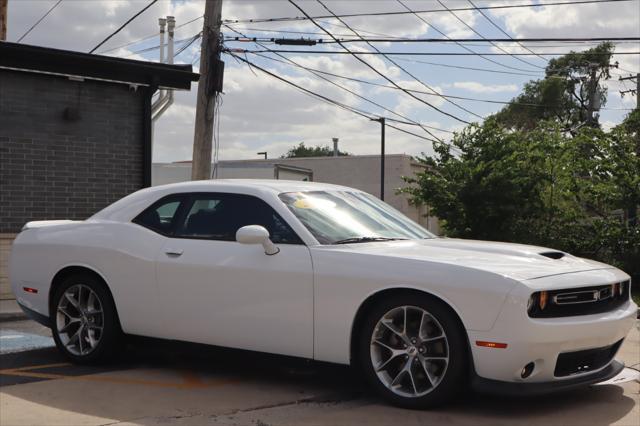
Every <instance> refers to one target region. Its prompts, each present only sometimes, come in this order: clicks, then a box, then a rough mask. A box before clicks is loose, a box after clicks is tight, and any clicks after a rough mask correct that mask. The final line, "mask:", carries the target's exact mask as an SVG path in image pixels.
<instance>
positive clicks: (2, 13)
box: [0, 0, 9, 41]
mask: <svg viewBox="0 0 640 426" xmlns="http://www.w3.org/2000/svg"><path fill="white" fill-rule="evenodd" d="M8 3H9V0H0V41H5V40H6V39H7V13H8V10H9V7H8Z"/></svg>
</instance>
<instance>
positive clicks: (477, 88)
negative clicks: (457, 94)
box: [453, 81, 518, 93]
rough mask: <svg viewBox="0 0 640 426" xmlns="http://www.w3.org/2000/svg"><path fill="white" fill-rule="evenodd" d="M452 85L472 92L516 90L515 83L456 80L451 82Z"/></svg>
mask: <svg viewBox="0 0 640 426" xmlns="http://www.w3.org/2000/svg"><path fill="white" fill-rule="evenodd" d="M453 87H455V88H456V89H463V90H468V91H469V92H474V93H500V92H515V91H516V90H518V86H517V85H515V84H481V83H478V82H476V81H456V82H455V83H453Z"/></svg>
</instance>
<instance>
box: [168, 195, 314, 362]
mask: <svg viewBox="0 0 640 426" xmlns="http://www.w3.org/2000/svg"><path fill="white" fill-rule="evenodd" d="M181 210H182V212H181V214H180V217H179V219H178V220H177V224H176V226H175V227H174V230H173V232H172V235H171V236H169V237H168V238H167V239H166V241H165V244H164V247H163V248H162V250H160V253H159V255H158V258H157V263H156V272H157V283H158V294H159V299H160V305H161V307H162V316H163V317H164V326H165V327H166V334H167V336H168V337H169V338H172V339H178V340H185V341H192V342H199V343H206V344H213V345H219V346H227V347H233V348H242V349H249V350H256V351H263V352H271V353H280V354H287V355H293V356H301V357H312V356H313V271H312V265H311V255H310V252H309V249H308V248H307V247H306V246H305V245H304V244H303V243H302V241H301V240H300V239H299V238H298V236H297V235H296V234H295V232H294V231H293V230H292V229H291V228H290V227H289V225H288V224H287V223H286V222H285V221H284V220H283V219H282V218H281V217H280V216H279V215H278V214H277V213H276V212H275V211H274V210H273V209H272V208H271V207H270V206H269V205H268V204H267V203H266V202H265V201H263V200H261V199H259V198H257V197H253V196H249V195H244V194H229V193H200V194H191V195H190V196H189V198H188V200H187V201H186V202H185V205H184V206H183V208H182V209H181ZM246 225H262V226H264V227H265V228H267V230H268V231H269V233H270V235H271V239H272V241H273V242H274V243H275V244H276V245H277V246H278V247H279V248H280V252H279V253H278V254H276V255H272V256H268V255H266V254H265V252H264V249H263V247H262V246H261V245H246V244H240V243H238V242H236V241H235V233H236V231H237V230H238V229H239V228H240V227H242V226H246Z"/></svg>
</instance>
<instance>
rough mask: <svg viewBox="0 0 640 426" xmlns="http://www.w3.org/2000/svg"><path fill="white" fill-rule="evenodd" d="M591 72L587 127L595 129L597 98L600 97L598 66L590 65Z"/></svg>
mask: <svg viewBox="0 0 640 426" xmlns="http://www.w3.org/2000/svg"><path fill="white" fill-rule="evenodd" d="M590 68H591V72H590V73H589V105H587V125H588V126H592V127H595V125H596V119H595V117H594V116H593V114H594V112H595V111H596V108H597V104H596V97H597V95H598V80H597V79H596V75H597V74H596V73H597V71H598V65H597V64H591V65H590Z"/></svg>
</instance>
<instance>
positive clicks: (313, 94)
mask: <svg viewBox="0 0 640 426" xmlns="http://www.w3.org/2000/svg"><path fill="white" fill-rule="evenodd" d="M225 53H227V54H228V55H230V56H232V57H233V58H235V59H236V60H237V61H241V62H244V63H246V64H247V65H249V66H250V67H252V68H255V69H258V70H260V71H262V72H264V73H265V74H267V75H269V76H271V77H273V78H275V79H277V80H280V81H282V82H284V83H286V84H288V85H291V86H293V87H295V88H296V89H298V90H300V91H302V92H303V93H305V94H307V95H309V96H311V97H312V98H315V99H320V100H322V101H324V102H327V103H329V104H331V105H334V106H337V107H339V108H342V109H344V110H347V111H350V112H352V113H354V114H357V115H359V116H361V117H364V118H366V119H368V120H373V119H379V118H380V117H377V116H376V115H374V114H372V113H369V112H367V111H363V110H361V109H358V108H355V107H352V106H350V105H346V104H344V103H342V102H339V101H336V100H333V99H331V98H329V97H327V96H324V95H321V94H319V93H316V92H313V91H311V90H309V89H307V88H304V87H302V86H300V85H298V84H296V83H294V82H292V81H290V80H287V79H286V78H284V77H281V76H279V75H277V74H275V73H272V72H271V71H269V70H267V69H265V68H263V67H261V66H259V65H257V64H255V63H253V62H251V61H249V60H248V59H245V58H243V57H241V56H239V55H236V54H235V53H233V52H229V51H226V52H225ZM393 121H395V120H393ZM387 126H388V127H391V128H393V129H396V130H399V131H402V132H405V133H409V134H412V135H413V136H415V137H418V138H421V139H424V140H428V141H430V142H431V143H438V144H442V145H446V146H448V147H450V148H452V149H454V150H456V148H455V147H454V146H452V145H451V144H448V143H446V142H444V141H443V140H441V139H439V138H437V137H436V136H434V139H432V138H428V137H426V136H422V135H418V134H415V133H412V132H409V131H407V130H404V129H401V128H398V127H397V126H393V125H390V124H387ZM458 152H459V151H458Z"/></svg>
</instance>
